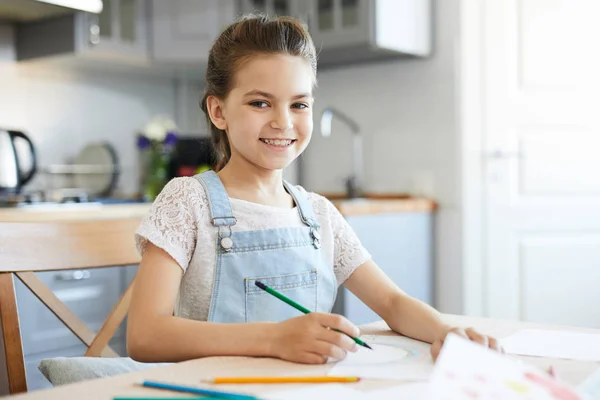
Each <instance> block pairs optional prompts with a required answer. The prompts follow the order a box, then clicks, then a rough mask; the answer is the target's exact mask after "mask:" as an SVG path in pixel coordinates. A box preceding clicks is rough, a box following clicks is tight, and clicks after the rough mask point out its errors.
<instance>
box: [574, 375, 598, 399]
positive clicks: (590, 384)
mask: <svg viewBox="0 0 600 400" xmlns="http://www.w3.org/2000/svg"><path fill="white" fill-rule="evenodd" d="M577 388H578V389H579V391H581V392H583V393H586V394H587V395H588V396H589V397H590V399H594V400H600V368H598V369H596V370H595V371H594V372H592V373H591V374H590V376H588V377H587V378H586V379H585V380H584V381H583V382H582V383H581V384H580V385H579V386H578V387H577Z"/></svg>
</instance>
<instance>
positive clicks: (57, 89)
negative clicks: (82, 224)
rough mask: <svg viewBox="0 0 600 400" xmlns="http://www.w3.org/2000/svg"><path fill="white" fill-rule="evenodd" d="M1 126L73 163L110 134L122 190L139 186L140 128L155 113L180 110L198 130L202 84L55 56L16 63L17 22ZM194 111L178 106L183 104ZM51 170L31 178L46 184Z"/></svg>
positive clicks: (8, 48) (4, 56)
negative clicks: (100, 68)
mask: <svg viewBox="0 0 600 400" xmlns="http://www.w3.org/2000/svg"><path fill="white" fill-rule="evenodd" d="M0 88H1V90H0V92H1V93H2V96H0V127H2V128H11V129H16V130H23V131H25V132H26V133H27V134H28V135H29V136H30V137H31V138H32V140H33V141H34V143H35V144H36V145H37V150H38V160H39V163H40V164H41V165H49V164H56V163H65V162H67V161H69V160H70V159H72V158H73V157H75V156H76V155H77V153H78V152H79V151H80V150H81V149H82V148H83V147H84V146H85V145H86V144H88V143H90V142H94V141H101V140H106V141H108V142H109V143H111V144H112V145H113V146H114V147H115V149H116V150H117V153H118V158H119V161H120V164H121V167H122V169H123V175H122V176H121V177H120V179H119V185H118V190H119V191H122V192H126V193H132V192H135V191H136V190H137V188H138V184H137V176H138V168H137V151H136V148H135V133H136V132H137V131H139V129H141V128H143V127H144V125H145V124H146V122H147V121H148V120H149V119H150V118H151V117H152V116H153V115H155V114H158V113H160V114H167V115H171V116H172V117H173V118H176V117H178V116H179V117H180V118H183V119H179V118H178V121H180V122H179V123H180V125H181V127H182V129H185V130H190V131H194V132H196V131H195V129H196V128H197V127H198V123H197V121H198V120H199V118H197V116H196V115H194V114H193V113H194V111H195V110H197V112H198V113H201V111H200V110H199V109H198V105H197V103H198V102H197V98H198V96H199V90H200V87H199V86H198V85H196V86H191V87H188V88H187V91H186V92H185V93H183V94H181V93H179V91H177V90H176V88H177V86H176V85H175V84H174V82H173V81H172V80H170V79H168V78H167V77H164V78H163V77H160V78H157V77H152V79H149V78H148V77H147V76H141V75H137V74H133V73H129V74H124V73H116V72H112V73H111V72H100V73H98V72H96V71H87V70H82V69H81V68H79V69H77V68H64V67H62V66H60V67H59V66H56V65H54V64H51V63H48V62H34V63H29V62H28V63H16V62H15V61H14V51H13V46H12V29H11V27H10V26H7V25H3V26H0ZM186 105H187V106H189V107H190V110H191V111H189V112H181V111H180V112H179V114H176V107H177V109H178V110H180V106H181V107H183V106H186ZM43 178H44V177H43V175H42V174H38V175H37V177H36V178H35V180H34V181H33V182H32V183H31V184H29V185H27V188H28V189H33V188H37V187H42V186H44V185H43V181H44V179H43Z"/></svg>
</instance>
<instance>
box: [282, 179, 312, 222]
mask: <svg viewBox="0 0 600 400" xmlns="http://www.w3.org/2000/svg"><path fill="white" fill-rule="evenodd" d="M283 185H284V186H285V188H286V190H287V191H288V193H289V194H290V195H291V196H292V197H293V198H294V202H295V203H296V206H297V207H298V213H299V214H300V219H302V222H304V223H305V224H306V225H308V226H309V227H311V228H319V226H320V225H319V223H318V222H317V219H316V218H315V214H314V212H313V207H312V202H311V201H310V199H309V198H308V196H307V195H306V193H303V192H301V191H300V190H299V189H298V188H297V187H296V186H294V185H291V184H289V183H288V182H287V181H285V180H284V181H283Z"/></svg>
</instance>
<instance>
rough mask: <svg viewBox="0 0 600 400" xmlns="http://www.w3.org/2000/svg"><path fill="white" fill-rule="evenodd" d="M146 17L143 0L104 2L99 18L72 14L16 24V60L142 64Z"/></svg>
mask: <svg viewBox="0 0 600 400" xmlns="http://www.w3.org/2000/svg"><path fill="white" fill-rule="evenodd" d="M147 13H148V8H147V2H146V1H144V0H104V2H103V9H102V12H101V13H100V14H91V13H85V12H75V13H71V14H66V15H61V16H58V17H54V18H49V19H44V20H39V21H33V22H23V23H18V24H17V25H16V53H17V60H28V59H32V58H39V57H44V56H60V55H65V54H73V55H84V56H91V57H100V58H106V59H109V60H114V61H124V62H134V63H136V64H139V63H140V62H146V61H147V59H148V18H147ZM40 38H44V39H43V40H40Z"/></svg>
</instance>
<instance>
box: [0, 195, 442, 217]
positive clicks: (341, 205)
mask: <svg viewBox="0 0 600 400" xmlns="http://www.w3.org/2000/svg"><path fill="white" fill-rule="evenodd" d="M325 197H327V198H329V199H330V200H331V202H332V203H333V204H334V205H335V206H336V207H337V208H338V210H340V212H341V213H342V214H343V215H345V216H349V215H364V214H380V213H399V212H434V211H435V210H436V209H437V203H436V202H435V201H432V200H429V199H425V198H418V197H409V196H403V195H368V196H366V197H364V198H359V199H344V198H343V196H341V195H336V194H329V195H328V194H325ZM150 207H151V204H150V203H133V204H94V203H82V204H69V205H39V206H33V207H22V208H0V221H3V222H45V221H90V220H92V221H93V220H100V219H130V218H139V219H142V218H143V217H144V216H145V215H146V214H147V213H148V212H149V210H150Z"/></svg>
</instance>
